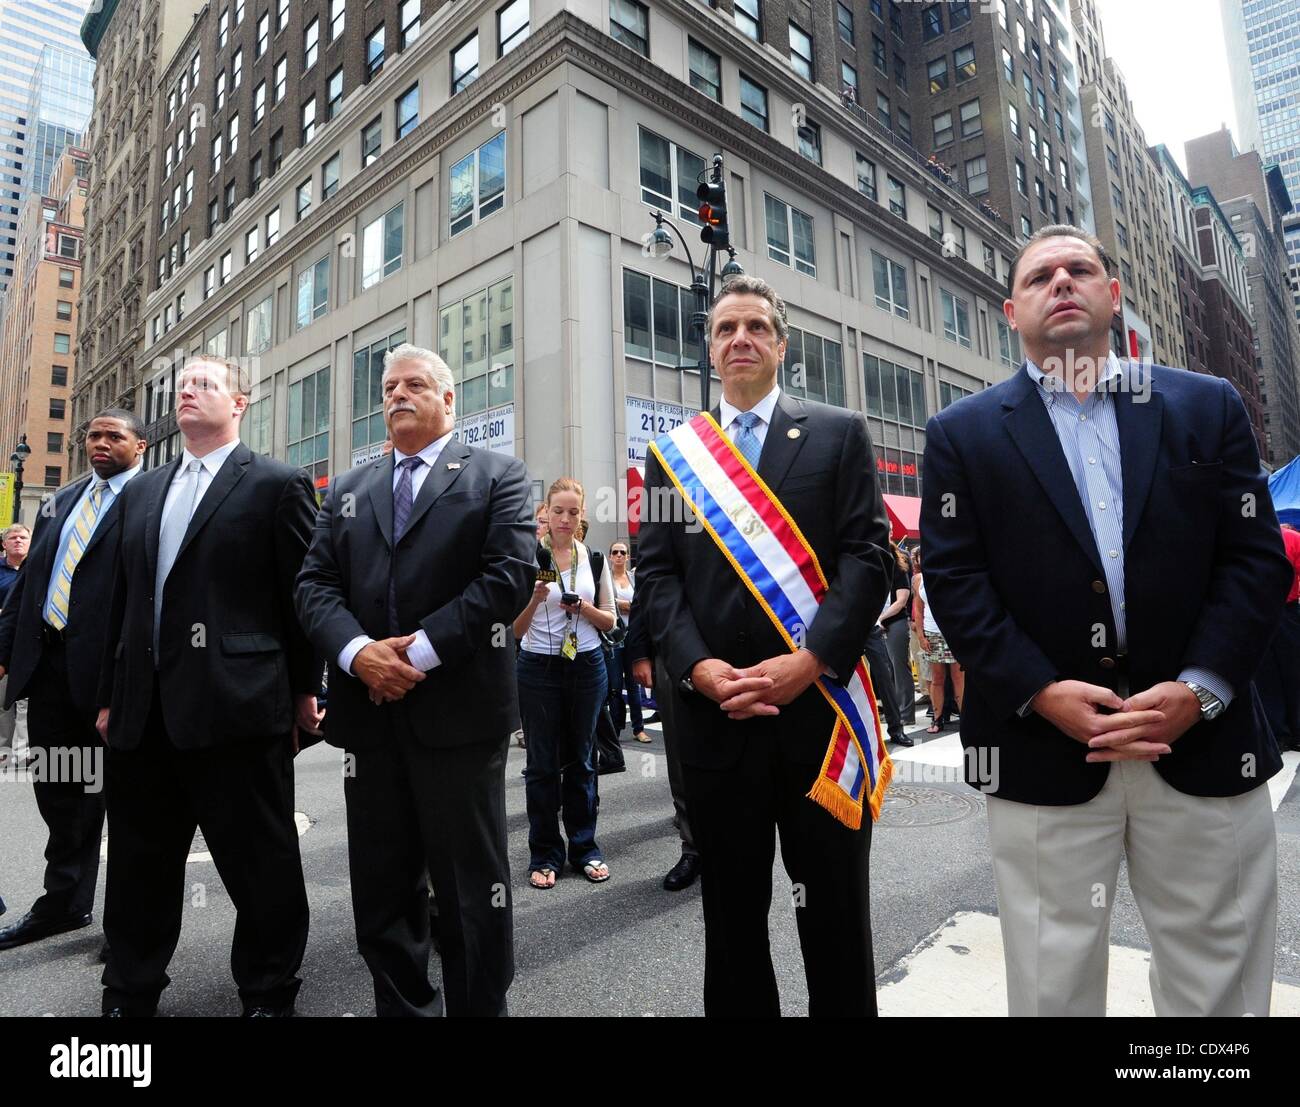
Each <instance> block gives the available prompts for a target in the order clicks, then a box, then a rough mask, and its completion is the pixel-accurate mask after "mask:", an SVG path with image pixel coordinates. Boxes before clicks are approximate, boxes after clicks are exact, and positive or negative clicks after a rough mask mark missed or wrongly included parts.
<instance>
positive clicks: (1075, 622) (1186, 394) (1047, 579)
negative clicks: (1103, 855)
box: [921, 366, 1291, 804]
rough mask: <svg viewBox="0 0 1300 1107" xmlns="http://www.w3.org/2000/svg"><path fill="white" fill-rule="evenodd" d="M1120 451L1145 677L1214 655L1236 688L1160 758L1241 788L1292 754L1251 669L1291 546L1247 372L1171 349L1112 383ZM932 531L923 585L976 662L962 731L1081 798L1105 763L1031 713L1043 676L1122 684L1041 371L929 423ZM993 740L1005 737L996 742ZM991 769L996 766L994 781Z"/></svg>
mask: <svg viewBox="0 0 1300 1107" xmlns="http://www.w3.org/2000/svg"><path fill="white" fill-rule="evenodd" d="M1115 403H1116V409H1115V410H1116V422H1117V425H1118V428H1119V439H1120V451H1121V457H1122V464H1123V480H1124V493H1123V516H1124V529H1123V543H1124V549H1123V551H1122V556H1123V557H1124V593H1125V595H1124V604H1125V608H1124V614H1125V624H1126V628H1127V649H1128V654H1129V657H1128V668H1129V685H1130V690H1131V691H1132V692H1138V691H1141V690H1142V689H1145V688H1149V687H1150V686H1151V685H1153V684H1156V683H1159V682H1161V681H1167V680H1176V679H1177V678H1178V675H1179V673H1180V672H1181V671H1182V670H1183V669H1184V668H1185V667H1191V666H1195V667H1200V668H1206V669H1210V670H1212V671H1213V672H1215V673H1216V674H1218V675H1219V676H1221V677H1222V678H1223V679H1225V680H1226V681H1228V682H1229V683H1230V684H1231V685H1232V687H1233V689H1234V698H1233V702H1232V704H1231V706H1230V707H1229V708H1228V710H1227V711H1225V712H1224V713H1223V714H1222V715H1221V716H1220V717H1219V718H1218V719H1216V720H1214V721H1213V722H1204V721H1202V722H1197V723H1196V724H1195V725H1194V726H1192V728H1191V729H1190V730H1188V731H1187V732H1186V733H1185V734H1184V735H1183V736H1182V737H1180V738H1179V739H1178V740H1177V741H1176V742H1175V743H1174V745H1173V752H1172V753H1171V754H1170V755H1168V756H1166V757H1162V758H1160V759H1159V760H1158V761H1156V762H1155V767H1156V769H1157V771H1158V772H1159V773H1160V774H1161V776H1163V777H1164V778H1165V780H1167V781H1168V782H1169V783H1170V784H1171V785H1173V786H1174V787H1175V788H1177V789H1179V790H1180V791H1182V792H1186V793H1189V794H1191V795H1202V796H1231V795H1238V794H1240V793H1242V792H1246V791H1249V790H1250V789H1252V788H1254V787H1256V786H1257V785H1259V784H1261V783H1263V782H1264V781H1265V780H1267V779H1268V778H1269V777H1270V776H1272V775H1273V773H1275V772H1276V771H1277V770H1278V768H1279V767H1280V766H1281V761H1280V757H1279V754H1278V750H1277V745H1276V743H1275V742H1274V741H1273V738H1272V735H1271V734H1270V732H1269V730H1268V727H1267V724H1266V723H1265V722H1264V719H1263V715H1262V713H1261V711H1260V709H1259V705H1258V700H1257V697H1256V696H1255V694H1254V688H1253V686H1252V684H1251V677H1252V674H1253V673H1254V671H1255V669H1256V667H1257V666H1258V664H1259V661H1260V657H1261V656H1262V654H1263V651H1264V648H1265V647H1266V646H1267V644H1268V641H1269V639H1270V637H1271V636H1272V633H1273V628H1274V627H1275V626H1276V625H1277V623H1278V620H1279V618H1280V616H1281V610H1282V601H1283V599H1284V598H1285V596H1286V592H1287V588H1288V585H1289V582H1290V579H1291V569H1290V565H1289V563H1288V562H1287V560H1286V557H1285V555H1284V553H1283V550H1282V538H1281V534H1280V532H1279V530H1278V525H1277V519H1276V518H1275V516H1274V514H1273V508H1272V505H1271V502H1270V500H1269V496H1268V492H1267V489H1266V486H1265V481H1264V476H1263V473H1262V472H1261V470H1260V464H1259V455H1258V453H1257V452H1256V448H1255V438H1254V435H1253V434H1252V433H1251V429H1250V423H1249V421H1248V419H1247V417H1246V411H1245V408H1244V407H1243V406H1242V403H1241V400H1240V398H1239V397H1238V395H1237V393H1236V391H1235V390H1234V389H1233V388H1232V386H1231V385H1230V384H1228V382H1227V381H1224V380H1221V379H1219V378H1218V377H1210V376H1202V375H1199V374H1196V373H1188V372H1185V371H1183V370H1180V369H1168V368H1165V367H1164V366H1155V367H1153V368H1152V369H1151V373H1150V395H1149V399H1147V400H1142V399H1141V398H1140V393H1138V392H1136V391H1135V392H1128V391H1120V392H1117V393H1116V394H1115ZM921 534H922V543H921V544H922V548H923V551H924V562H923V565H922V571H923V572H924V575H925V588H926V594H927V596H928V598H929V602H930V605H931V607H932V608H933V610H934V615H935V619H936V620H937V621H938V623H939V627H940V629H941V630H942V631H943V634H944V637H945V638H946V639H947V641H948V644H949V645H950V646H951V647H952V650H953V653H954V654H955V655H956V657H957V659H958V660H959V661H960V662H961V664H962V665H963V666H964V667H965V669H966V672H967V676H966V695H965V700H964V702H963V704H962V712H961V738H962V743H963V744H964V745H965V746H966V747H967V748H968V749H969V748H971V747H975V748H977V749H978V750H980V751H981V753H980V756H979V759H976V758H973V757H972V758H968V759H967V768H968V773H967V779H968V781H969V782H970V783H971V784H975V785H977V786H978V784H979V783H980V781H979V780H978V779H977V777H976V776H973V775H972V773H971V772H970V771H969V770H970V769H972V768H977V767H978V763H979V761H980V760H982V761H983V762H984V763H985V764H986V765H987V766H988V767H989V768H991V769H994V770H995V772H996V785H995V786H994V787H991V788H988V789H987V790H988V791H990V792H991V794H993V795H997V796H1001V797H1003V798H1005V799H1010V800H1019V801H1021V802H1025V803H1035V804H1075V803H1084V802H1086V801H1087V800H1089V799H1091V798H1092V797H1093V796H1095V795H1096V794H1097V793H1098V792H1100V791H1101V788H1102V786H1103V785H1104V784H1105V782H1106V774H1107V772H1108V769H1109V766H1108V765H1107V764H1105V763H1101V764H1088V763H1087V762H1086V761H1085V760H1084V757H1085V755H1086V753H1087V750H1086V747H1084V746H1083V745H1082V744H1081V743H1079V742H1077V741H1075V740H1074V739H1072V738H1069V737H1066V736H1065V735H1063V734H1061V733H1060V732H1059V731H1058V730H1056V729H1055V728H1054V727H1052V726H1051V725H1050V724H1049V723H1047V722H1046V721H1045V720H1044V719H1042V718H1040V717H1039V716H1038V715H1036V714H1034V713H1033V712H1029V714H1028V715H1027V716H1026V717H1024V718H1021V717H1020V716H1019V715H1018V714H1017V712H1018V709H1019V708H1020V707H1021V706H1023V705H1024V704H1025V703H1026V701H1028V700H1029V699H1030V698H1031V697H1032V696H1033V695H1034V694H1035V693H1036V692H1037V691H1038V690H1039V689H1040V688H1041V687H1042V686H1043V685H1045V684H1047V683H1048V682H1049V681H1051V680H1054V679H1074V680H1082V681H1087V682H1088V683H1090V684H1101V685H1105V686H1107V687H1110V688H1115V687H1117V682H1116V673H1117V672H1118V669H1117V668H1116V667H1115V664H1114V662H1115V653H1116V650H1115V627H1114V620H1113V618H1112V615H1111V605H1110V598H1109V596H1108V595H1107V594H1106V585H1105V579H1106V578H1105V574H1104V572H1103V571H1102V567H1101V556H1100V554H1099V553H1098V551H1097V547H1096V543H1095V541H1094V540H1093V537H1092V531H1091V529H1090V528H1089V525H1088V520H1087V516H1086V515H1085V513H1084V509H1083V505H1082V503H1081V502H1080V499H1079V493H1078V491H1077V489H1076V487H1075V484H1074V479H1073V477H1072V475H1071V473H1070V468H1069V464H1068V463H1067V462H1066V459H1065V453H1064V451H1063V450H1062V448H1061V445H1060V441H1059V440H1058V438H1057V436H1056V431H1055V428H1054V427H1053V426H1052V421H1051V416H1050V415H1049V414H1048V413H1047V409H1046V408H1045V406H1044V404H1043V400H1042V396H1041V395H1040V394H1039V392H1038V389H1037V386H1036V385H1035V384H1034V382H1033V380H1032V378H1031V377H1030V376H1029V374H1028V373H1027V371H1026V370H1025V369H1024V368H1023V367H1022V368H1021V370H1020V372H1019V373H1017V374H1016V375H1015V376H1014V377H1013V378H1012V379H1011V380H1009V381H1006V382H1004V383H1002V384H999V385H997V386H995V387H993V388H990V389H987V390H986V391H984V392H980V393H977V394H975V395H974V396H970V397H967V398H965V399H963V400H961V401H960V402H959V403H957V404H954V405H953V406H952V407H949V408H946V409H944V410H943V411H942V412H940V413H939V414H938V415H936V416H934V417H933V418H932V419H931V420H930V422H929V426H928V427H927V428H926V449H925V488H924V495H923V497H922V509H921ZM995 751H996V752H995ZM989 783H991V782H989Z"/></svg>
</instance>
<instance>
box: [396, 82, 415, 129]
mask: <svg viewBox="0 0 1300 1107" xmlns="http://www.w3.org/2000/svg"><path fill="white" fill-rule="evenodd" d="M396 108H397V140H398V141H400V140H401V139H403V138H405V137H406V136H407V135H409V134H410V133H411V132H412V131H413V130H415V128H416V127H418V126H419V125H420V86H419V85H418V84H415V85H412V86H411V87H410V88H408V89H407V90H406V91H405V92H403V93H402V95H401V96H399V97H398V98H397V104H396Z"/></svg>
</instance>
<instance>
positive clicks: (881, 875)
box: [0, 714, 1300, 1016]
mask: <svg viewBox="0 0 1300 1107" xmlns="http://www.w3.org/2000/svg"><path fill="white" fill-rule="evenodd" d="M921 717H922V719H923V718H924V716H923V714H922V716H921ZM917 729H918V731H919V729H920V728H919V727H918V728H917ZM651 732H652V733H655V732H654V730H653V728H651ZM914 733H915V732H914ZM916 736H917V738H918V740H919V739H921V738H923V737H924V735H923V734H920V733H917V734H916ZM954 742H955V739H953V738H949V739H948V740H947V741H946V743H945V742H944V740H943V739H940V740H938V741H937V742H936V743H935V745H934V746H933V747H932V748H933V750H934V752H935V754H936V756H933V757H927V750H926V749H925V747H922V748H921V749H920V750H919V751H918V752H917V753H916V754H915V755H913V757H914V760H911V761H909V763H908V765H907V766H906V768H904V769H902V770H900V773H899V778H898V780H897V782H896V783H895V785H894V786H893V787H892V788H891V792H890V798H889V800H888V802H887V804H886V808H885V813H884V816H883V817H882V819H881V821H880V822H879V823H878V824H877V825H876V827H875V829H874V832H873V833H874V838H873V844H872V850H871V887H872V924H873V931H874V937H875V956H876V968H877V974H878V981H879V984H880V986H881V1009H882V1014H916V1013H930V1014H947V1015H961V1014H964V1013H970V1014H976V1013H996V1008H997V1004H998V1000H999V996H1000V983H999V982H1000V976H999V973H1000V964H999V963H998V962H999V960H1000V951H998V950H997V948H996V941H991V940H990V941H988V942H986V944H987V945H988V946H989V949H988V952H987V955H985V956H982V957H981V956H979V955H978V952H979V951H978V950H976V951H975V952H972V943H971V942H969V941H967V940H965V939H960V940H952V941H948V942H947V943H946V945H945V944H944V943H945V938H944V935H947V934H958V933H964V932H965V931H962V930H960V925H961V923H962V920H968V921H969V920H976V921H980V920H983V921H984V922H985V923H987V924H988V925H987V926H986V927H985V928H984V930H983V931H982V932H983V933H985V934H990V933H992V934H995V924H994V922H993V917H994V916H995V915H996V903H995V898H994V889H993V878H992V872H991V869H990V866H989V857H988V837H987V831H986V824H985V819H984V803H983V799H982V797H981V796H980V795H979V794H978V793H976V792H975V791H973V790H971V789H969V788H967V787H965V786H964V785H962V784H960V783H956V782H953V781H951V780H949V779H944V777H945V776H947V777H951V775H952V773H951V772H950V771H949V770H947V769H945V768H944V765H943V762H944V761H945V760H948V761H951V757H947V758H945V757H940V756H938V754H939V753H940V752H942V751H944V750H945V749H946V751H947V752H949V753H950V752H951V749H952V747H953V744H954ZM624 749H625V752H626V755H627V764H628V771H627V772H625V773H623V774H619V775H612V776H604V777H601V778H600V791H601V808H600V822H599V827H598V832H597V840H598V842H599V844H600V846H601V848H602V850H603V851H604V855H605V858H606V860H607V861H608V863H609V865H610V868H611V871H612V879H611V880H609V881H608V882H607V883H605V884H603V885H599V886H597V885H590V884H588V883H587V882H586V881H585V880H584V879H582V877H581V876H579V875H573V874H570V873H566V874H565V875H564V877H563V878H562V879H561V880H560V881H559V883H558V885H557V886H556V887H555V888H554V889H553V890H550V891H537V890H534V889H531V888H529V887H528V885H527V880H526V869H527V859H528V858H527V821H526V818H525V814H524V782H523V778H522V777H521V776H520V770H521V769H522V767H523V761H524V751H523V750H521V749H518V748H513V747H512V749H511V752H510V758H509V764H508V767H507V771H506V800H507V812H508V825H509V834H510V855H511V865H512V873H513V883H514V896H515V949H516V961H517V972H516V976H515V982H514V986H513V987H512V989H511V991H510V996H509V1005H510V1012H511V1014H513V1015H592V1014H598V1015H635V1016H647V1015H652V1016H667V1015H698V1014H701V1013H702V1010H703V1008H702V1002H701V989H702V982H703V968H704V965H703V950H704V927H703V920H702V918H701V913H700V903H699V887H698V885H696V886H694V887H692V888H690V889H688V890H686V891H683V892H677V893H672V892H666V891H664V890H663V888H662V887H661V885H660V881H661V880H662V878H663V875H664V873H665V872H666V871H667V870H668V868H669V867H670V866H671V865H672V864H673V863H674V862H675V861H676V860H677V857H678V853H679V844H678V838H677V833H676V831H675V830H674V828H673V826H672V823H671V814H672V805H671V801H670V796H669V791H668V777H667V771H666V764H665V761H664V758H663V745H662V739H661V737H660V736H659V735H658V734H657V733H656V734H655V740H654V742H653V743H652V744H650V745H644V746H643V745H638V744H637V743H634V742H632V741H630V740H625V741H624ZM1298 756H1300V755H1296V754H1288V758H1289V762H1288V772H1289V773H1290V774H1291V775H1294V772H1295V761H1296V759H1297V757H1298ZM341 772H342V769H341V761H340V754H339V753H338V752H337V751H335V750H332V749H329V748H328V747H324V746H317V747H314V748H313V749H310V750H308V751H306V752H305V753H303V754H302V755H300V756H299V758H298V760H297V804H296V806H297V810H298V811H299V812H300V813H301V817H300V820H299V821H300V829H302V836H301V839H300V842H301V847H302V858H303V868H304V872H305V874H306V880H307V891H308V896H309V899H310V904H311V935H310V939H309V942H308V946H307V953H306V958H305V960H304V962H303V966H302V972H301V975H302V978H303V981H304V983H303V987H302V991H301V993H300V994H299V997H298V1013H299V1014H300V1015H318V1016H319V1015H333V1016H340V1015H357V1016H365V1015H370V1014H373V1000H372V992H371V987H370V978H369V974H368V973H367V971H366V969H365V966H364V964H363V963H362V961H361V959H360V957H359V955H358V954H357V951H356V944H355V938H354V934H353V927H352V913H351V902H350V898H349V891H348V862H347V840H346V833H345V819H344V805H343V783H342V775H341ZM1280 783H1281V782H1280ZM1276 806H1277V810H1276V818H1277V829H1278V846H1279V868H1280V873H1279V876H1280V888H1281V902H1280V928H1279V940H1278V956H1277V966H1276V978H1277V980H1278V981H1279V982H1280V984H1281V985H1282V986H1283V990H1285V991H1286V992H1287V994H1288V995H1295V994H1300V993H1296V992H1295V990H1294V989H1295V986H1300V785H1296V784H1295V783H1294V781H1292V782H1291V783H1290V785H1289V788H1285V789H1282V794H1281V795H1280V796H1279V799H1278V802H1277V805H1276ZM44 839H45V829H44V824H43V823H42V822H41V820H40V817H39V815H38V813H37V810H36V804H35V801H34V799H33V795H32V789H31V787H30V785H27V784H21V783H16V782H13V781H5V782H4V783H3V784H0V841H2V842H3V843H4V845H3V849H2V850H0V892H3V895H4V898H5V900H6V901H7V903H8V905H9V909H10V913H9V915H7V916H6V917H5V920H4V921H5V922H9V921H10V920H11V919H14V918H16V917H17V916H18V915H19V914H21V912H23V911H24V910H26V908H27V907H28V906H29V905H30V903H31V901H32V900H33V899H34V898H35V896H36V895H37V894H39V891H40V879H41V858H40V854H41V849H42V848H43V844H44ZM194 850H195V852H194V853H193V854H192V855H191V861H190V864H189V884H190V891H191V896H190V902H189V905H188V906H187V908H186V913H185V923H184V930H183V932H182V935H181V940H180V945H179V946H178V948H177V951H176V956H175V958H174V959H173V961H172V965H171V969H170V975H171V978H172V984H171V986H170V987H169V988H168V989H167V991H166V992H165V993H164V996H163V999H162V1005H161V1008H160V1014H163V1015H210V1016H234V1015H237V1014H239V1010H240V1007H239V1001H238V998H237V996H236V994H235V990H234V985H233V983H232V981H231V979H230V971H229V945H230V936H231V933H232V929H233V925H234V910H233V907H232V906H231V903H230V901H229V898H228V897H227V895H226V893H225V890H224V889H223V887H222V885H221V882H220V879H219V877H218V876H217V873H216V870H215V867H214V866H213V864H212V862H211V861H210V860H207V859H206V855H205V854H204V853H203V850H202V843H201V842H199V841H197V840H196V843H195V846H194ZM101 873H102V870H101ZM774 887H775V889H776V892H775V896H774V903H773V908H772V915H771V933H772V955H773V959H774V962H775V964H776V971H777V978H778V980H779V982H780V987H781V994H782V1007H783V1011H784V1012H785V1013H786V1014H790V1015H799V1014H805V1013H806V1011H807V991H806V988H805V984H804V980H803V972H802V963H801V960H800V956H799V948H798V938H797V934H796V929H795V921H794V908H793V905H792V903H791V901H790V896H789V887H790V886H789V880H788V878H787V877H786V876H785V874H784V871H783V870H782V869H781V867H780V860H779V857H778V861H777V865H776V875H775V880H774ZM102 903H103V880H102V875H101V881H100V891H99V896H98V901H97V904H96V925H95V926H94V927H91V928H88V929H85V930H81V931H77V932H74V933H72V934H67V935H62V936H59V937H56V938H52V939H48V940H46V941H43V942H39V943H35V944H32V945H28V946H25V947H20V948H18V949H14V950H8V951H3V952H0V1015H29V1016H39V1015H47V1014H50V1015H86V1014H95V1013H97V1012H98V1010H99V977H100V971H101V966H100V965H99V964H98V963H97V962H96V954H97V952H98V950H99V946H100V943H101V940H102V934H101V933H100V931H99V928H98V919H99V913H100V911H101V910H102ZM954 919H956V920H957V922H956V923H954ZM954 925H956V926H958V929H956V930H954V929H952V927H953V926H954ZM945 927H947V928H948V929H945ZM990 927H991V928H993V929H992V930H990V929H989V928H990ZM972 933H973V931H972ZM1111 941H1112V946H1113V950H1112V966H1113V967H1112V981H1113V982H1114V979H1115V977H1116V972H1117V970H1116V968H1115V967H1114V966H1115V964H1116V957H1117V956H1118V954H1117V953H1116V950H1118V951H1120V952H1121V953H1122V952H1123V951H1124V950H1126V949H1127V950H1131V951H1136V952H1138V953H1140V952H1142V951H1145V950H1146V949H1147V942H1146V935H1145V931H1144V930H1143V927H1142V923H1141V920H1140V918H1139V916H1138V913H1137V909H1136V906H1135V904H1134V902H1133V899H1132V896H1131V894H1130V893H1129V891H1128V887H1127V883H1126V880H1125V878H1124V877H1123V876H1122V877H1121V889H1120V892H1119V895H1118V896H1117V899H1116V904H1115V912H1114V923H1113V928H1112V935H1111ZM936 946H939V947H942V948H940V949H938V950H936V951H935V952H936V955H937V953H940V952H942V953H946V954H948V955H949V956H951V955H952V954H953V953H954V952H955V953H956V954H957V955H958V956H957V957H956V958H955V960H953V961H952V962H951V965H952V966H955V967H945V968H944V969H943V970H942V972H941V973H940V977H939V985H938V992H939V994H938V995H937V996H936V994H935V992H934V985H933V983H931V984H930V985H929V986H928V990H926V991H924V992H922V991H919V990H916V989H911V988H910V974H912V973H913V972H916V975H917V978H918V981H919V979H920V976H921V975H922V974H921V973H920V971H919V970H918V969H916V968H915V966H918V965H920V964H922V963H923V962H921V961H918V960H917V957H918V954H919V953H927V952H929V951H931V950H932V949H933V948H934V947H936ZM1133 960H1135V961H1142V958H1140V957H1135V958H1133ZM438 968H439V966H438V962H437V958H436V957H435V958H434V959H433V962H432V965H431V971H432V972H433V973H437V971H438ZM918 987H919V985H918ZM1113 990H1115V989H1114V985H1113ZM1139 990H1140V989H1139ZM972 997H974V998H972ZM1287 1002H1292V1000H1290V999H1288V1001H1287ZM1003 1003H1004V1001H1003ZM986 1007H987V1008H989V1010H985V1008H986ZM1003 1009H1005V1008H1004V1007H1003ZM1278 1010H1279V999H1278V996H1277V995H1276V994H1275V997H1274V1011H1275V1012H1278ZM1112 1013H1118V1012H1114V1011H1112Z"/></svg>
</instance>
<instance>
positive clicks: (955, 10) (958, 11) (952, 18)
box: [948, 0, 970, 30]
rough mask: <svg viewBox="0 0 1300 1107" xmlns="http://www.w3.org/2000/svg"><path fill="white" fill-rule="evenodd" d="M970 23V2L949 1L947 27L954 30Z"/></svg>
mask: <svg viewBox="0 0 1300 1107" xmlns="http://www.w3.org/2000/svg"><path fill="white" fill-rule="evenodd" d="M969 22H970V0H949V2H948V27H949V29H950V30H956V29H957V28H958V27H964V26H966V24H967V23H969Z"/></svg>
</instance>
